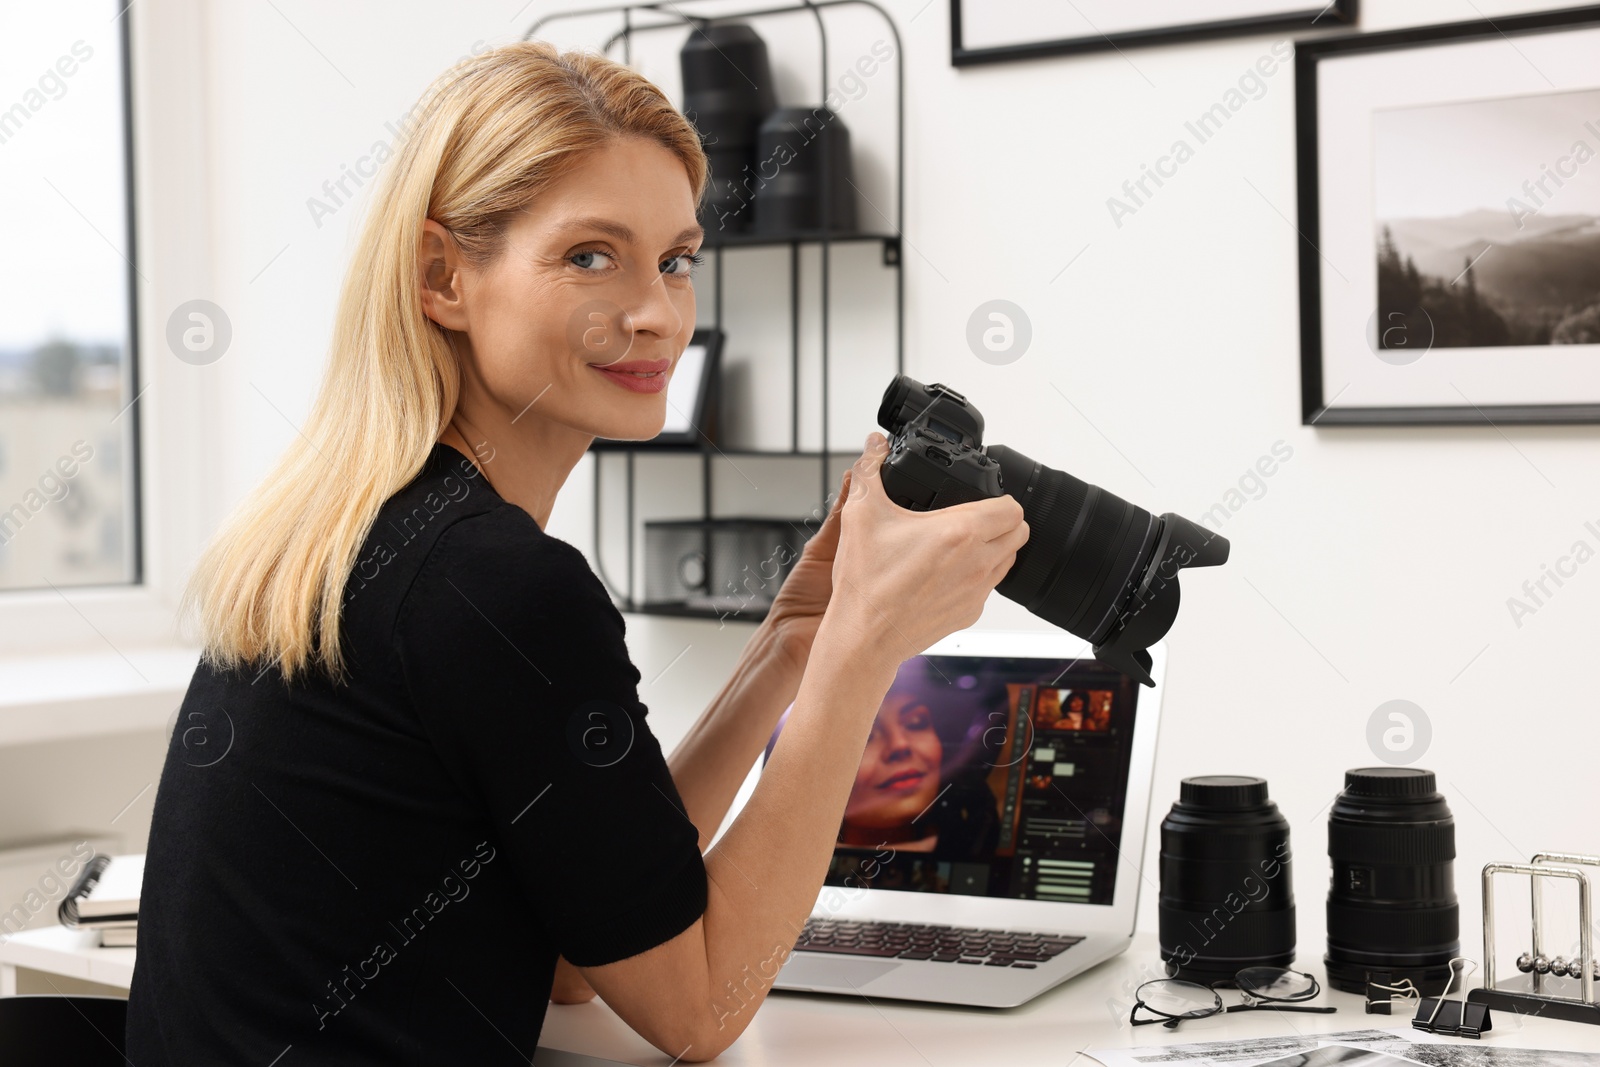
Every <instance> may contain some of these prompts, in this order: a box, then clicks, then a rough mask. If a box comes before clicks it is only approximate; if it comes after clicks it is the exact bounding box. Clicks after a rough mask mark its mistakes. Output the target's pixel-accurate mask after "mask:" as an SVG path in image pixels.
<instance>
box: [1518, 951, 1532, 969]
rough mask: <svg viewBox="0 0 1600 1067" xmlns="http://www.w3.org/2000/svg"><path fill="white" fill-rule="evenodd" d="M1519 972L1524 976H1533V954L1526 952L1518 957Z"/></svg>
mask: <svg viewBox="0 0 1600 1067" xmlns="http://www.w3.org/2000/svg"><path fill="white" fill-rule="evenodd" d="M1517 970H1519V971H1521V972H1522V973H1523V974H1531V973H1532V972H1533V953H1531V952H1524V953H1523V954H1522V955H1520V956H1518V957H1517Z"/></svg>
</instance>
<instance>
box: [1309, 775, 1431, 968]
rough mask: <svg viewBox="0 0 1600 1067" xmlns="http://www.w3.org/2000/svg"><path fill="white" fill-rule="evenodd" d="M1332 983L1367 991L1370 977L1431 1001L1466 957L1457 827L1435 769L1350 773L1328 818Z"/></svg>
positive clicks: (1330, 964)
mask: <svg viewBox="0 0 1600 1067" xmlns="http://www.w3.org/2000/svg"><path fill="white" fill-rule="evenodd" d="M1328 858H1329V859H1330V860H1331V861H1332V863H1333V881H1332V883H1331V884H1330V886H1329V889H1328V955H1327V959H1326V961H1325V962H1326V963H1327V968H1328V981H1329V983H1331V984H1332V985H1333V986H1334V987H1336V988H1338V989H1342V990H1344V991H1345V992H1347V993H1365V992H1366V989H1367V981H1368V975H1369V974H1374V973H1377V974H1386V975H1388V976H1389V977H1390V979H1391V981H1390V982H1388V983H1385V984H1391V985H1392V984H1394V983H1395V982H1398V981H1400V980H1402V979H1406V978H1409V979H1411V981H1412V982H1413V983H1414V984H1415V985H1416V986H1417V988H1418V989H1420V990H1422V991H1423V992H1424V993H1425V994H1428V995H1437V994H1438V993H1439V992H1441V991H1442V990H1443V989H1444V986H1445V983H1446V982H1447V981H1449V979H1450V960H1451V959H1453V958H1454V957H1456V956H1459V955H1460V954H1461V911H1460V906H1459V905H1458V904H1457V903H1456V889H1455V874H1454V870H1455V858H1456V823H1455V818H1454V816H1452V815H1451V814H1450V807H1449V805H1448V804H1446V803H1445V799H1444V797H1443V796H1442V795H1440V793H1439V792H1438V789H1437V786H1436V783H1435V780H1434V775H1433V772H1432V771H1424V770H1418V769H1417V768H1414V767H1364V768H1361V769H1359V770H1354V771H1347V772H1346V773H1345V776H1344V791H1343V792H1342V793H1340V794H1339V795H1338V797H1337V798H1336V799H1335V800H1334V802H1333V807H1332V808H1331V809H1330V810H1329V812H1328Z"/></svg>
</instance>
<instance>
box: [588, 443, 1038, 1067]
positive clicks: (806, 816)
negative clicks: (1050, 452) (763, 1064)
mask: <svg viewBox="0 0 1600 1067" xmlns="http://www.w3.org/2000/svg"><path fill="white" fill-rule="evenodd" d="M869 442H870V443H869V447H868V449H867V451H866V453H864V454H863V455H862V457H861V459H860V460H859V461H857V463H856V465H855V467H854V468H853V469H852V471H851V483H852V484H851V489H850V493H849V500H848V502H847V503H846V504H845V510H844V517H843V531H842V538H841V541H840V545H839V552H838V559H837V560H836V561H835V563H834V565H833V577H834V579H835V580H837V581H838V582H839V596H837V597H834V598H833V603H831V604H830V605H829V606H828V609H827V612H826V614H825V615H824V617H823V618H822V620H821V622H820V625H819V628H818V629H817V632H816V638H815V646H814V648H813V650H812V654H811V656H810V663H809V665H808V667H807V669H806V671H805V673H804V677H803V678H802V680H801V683H800V687H799V692H798V695H797V696H796V698H795V702H794V711H793V712H792V713H791V715H790V720H789V724H788V726H787V727H785V729H784V731H783V734H782V736H781V737H780V738H779V739H778V743H777V746H776V747H775V748H774V749H773V753H772V758H771V759H770V760H768V762H767V765H766V767H765V769H764V770H763V771H762V774H761V780H760V782H759V783H758V784H757V786H756V790H755V793H754V794H753V795H752V796H751V798H750V801H749V803H748V804H746V805H745V807H744V808H743V810H741V811H740V813H739V816H738V818H737V819H736V820H735V821H734V823H733V825H732V826H730V827H729V828H728V832H727V833H726V834H724V835H723V837H722V839H721V840H719V841H718V842H717V844H716V846H715V847H714V848H712V849H711V850H710V851H708V852H707V853H706V855H705V867H706V876H707V883H708V884H707V903H706V910H705V914H704V915H702V916H701V917H700V919H698V920H697V921H696V922H695V923H693V924H692V925H691V926H690V927H689V928H688V929H686V930H685V931H684V932H683V933H681V934H679V935H678V936H677V937H674V938H673V939H671V940H670V941H667V942H665V943H663V944H661V945H657V946H656V947H655V948H653V949H650V950H649V951H646V952H643V953H640V954H639V955H637V956H633V957H630V958H628V959H623V960H619V961H617V962H615V963H609V964H605V965H603V966H598V967H587V968H584V970H583V974H584V976H585V977H586V978H587V979H588V980H589V982H590V983H591V984H592V985H593V986H594V988H596V989H597V990H599V991H600V995H601V996H603V997H604V998H605V1000H606V1003H607V1004H608V1005H610V1006H611V1008H612V1009H613V1010H614V1011H615V1012H616V1013H617V1014H618V1015H620V1016H621V1017H622V1018H623V1020H624V1021H626V1022H627V1023H628V1025H630V1026H631V1027H633V1029H634V1030H635V1031H637V1032H638V1033H639V1034H641V1035H642V1036H643V1037H645V1038H646V1040H648V1041H649V1042H650V1043H651V1044H653V1045H655V1047H656V1048H658V1049H661V1050H662V1051H663V1052H665V1053H667V1054H668V1055H670V1056H676V1057H678V1058H679V1059H682V1060H686V1061H690V1062H700V1061H703V1060H707V1059H711V1058H712V1057H714V1056H716V1055H717V1054H718V1053H719V1052H721V1051H722V1050H723V1049H726V1048H727V1047H728V1046H729V1045H730V1044H732V1043H733V1041H734V1039H736V1038H737V1037H738V1036H739V1034H740V1033H742V1032H743V1031H744V1028H745V1027H746V1026H747V1025H749V1022H750V1019H751V1017H752V1016H753V1015H754V1013H755V1011H756V1009H757V1008H758V1007H759V1006H760V1004H761V1002H762V1001H763V1000H764V999H765V997H766V995H767V992H768V990H769V989H770V988H771V986H772V981H773V979H774V978H775V977H776V975H777V973H778V968H779V967H780V966H781V965H782V964H783V961H784V960H785V959H786V958H787V957H788V954H789V952H790V951H792V950H793V948H794V943H795V939H796V937H797V936H798V935H799V933H800V930H801V926H802V924H803V923H804V922H805V920H806V917H807V916H808V915H809V914H810V912H811V908H812V906H813V905H814V904H815V903H816V900H817V891H818V890H819V889H820V888H821V886H822V881H823V876H824V875H825V873H826V871H827V867H828V861H829V859H830V857H831V856H832V854H833V845H834V839H835V837H836V836H837V834H838V830H839V821H840V819H841V818H842V817H843V815H844V808H845V803H846V801H847V799H848V797H849V794H850V786H851V784H852V783H853V782H854V781H855V775H856V769H857V766H858V765H859V763H860V761H861V753H862V751H863V750H864V749H865V747H866V743H867V735H868V733H869V732H870V730H871V728H872V722H873V719H874V717H875V716H876V714H877V711H878V708H879V705H880V704H881V703H882V701H883V696H884V693H885V692H887V691H888V688H889V686H890V684H891V683H892V682H893V681H894V676H895V671H896V670H897V668H898V667H899V665H900V663H901V662H902V661H903V660H904V659H905V658H906V657H908V656H912V655H915V654H917V653H918V652H920V651H922V650H923V649H925V648H927V647H928V646H929V645H931V644H933V643H934V642H935V641H937V640H938V639H939V638H941V637H943V636H945V635H946V634H949V633H953V632H955V631H956V630H959V629H961V628H963V627H965V626H970V625H972V623H973V622H975V621H976V620H977V618H978V616H979V615H980V614H981V612H982V610H983V603H984V599H985V597H986V595H987V594H988V592H989V591H990V590H992V589H993V588H994V586H995V585H996V583H998V582H999V581H1000V579H1001V578H1002V577H1004V576H1005V574H1006V572H1007V571H1008V570H1009V569H1010V568H1011V565H1012V564H1013V563H1014V562H1015V560H1016V552H1017V549H1019V548H1020V547H1021V546H1022V545H1023V543H1025V542H1026V540H1027V525H1026V524H1025V523H1024V522H1023V521H1022V507H1021V505H1019V504H1017V503H1016V501H1014V500H1012V499H1011V498H1010V497H999V498H996V499H993V500H983V501H976V502H973V503H968V504H958V505H955V506H954V507H950V508H944V509H941V510H938V511H931V512H913V511H908V510H905V509H903V508H900V507H899V506H897V505H896V504H894V503H893V502H892V501H890V500H889V498H888V497H887V495H885V493H884V491H883V487H882V485H881V484H879V482H878V466H879V464H881V462H882V460H883V456H884V453H885V452H886V451H887V442H886V441H884V439H883V438H882V437H881V436H879V435H876V434H874V435H873V436H872V438H870V439H869ZM930 576H935V578H934V580H932V581H930V580H929V579H930Z"/></svg>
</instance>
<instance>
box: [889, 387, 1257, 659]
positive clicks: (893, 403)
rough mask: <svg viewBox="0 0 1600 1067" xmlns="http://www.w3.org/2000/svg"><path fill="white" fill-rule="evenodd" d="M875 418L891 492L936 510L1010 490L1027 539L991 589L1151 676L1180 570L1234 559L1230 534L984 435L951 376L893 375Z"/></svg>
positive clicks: (1172, 614)
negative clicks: (884, 441) (1151, 508)
mask: <svg viewBox="0 0 1600 1067" xmlns="http://www.w3.org/2000/svg"><path fill="white" fill-rule="evenodd" d="M878 425H879V426H882V427H883V429H884V430H885V431H887V432H888V434H889V452H888V454H887V455H886V456H885V457H884V460H883V467H882V477H883V488H884V491H885V492H886V493H887V494H888V496H889V499H891V500H893V501H894V502H895V503H896V504H899V505H900V506H901V507H905V508H910V509H911V510H913V511H931V510H934V509H936V508H944V507H949V506H950V505H952V504H964V503H968V502H970V501H974V500H987V499H989V498H990V497H996V496H999V495H1000V494H1001V493H1006V494H1009V495H1010V496H1011V497H1012V498H1014V499H1015V500H1016V501H1017V502H1018V503H1019V504H1021V505H1022V509H1023V515H1024V518H1025V519H1026V520H1027V523H1028V543H1027V544H1025V545H1023V546H1022V548H1021V549H1020V550H1019V551H1018V552H1017V559H1016V562H1015V563H1014V564H1013V565H1012V567H1011V570H1010V571H1009V572H1007V574H1006V576H1005V577H1004V578H1003V579H1001V581H1000V584H999V585H997V586H996V587H995V590H996V591H997V592H999V593H1000V594H1001V595H1003V596H1005V597H1007V598H1009V599H1011V600H1014V601H1016V602H1017V603H1018V604H1021V605H1022V606H1023V607H1025V608H1027V609H1028V610H1029V611H1031V612H1033V613H1034V614H1035V615H1037V616H1039V617H1040V618H1041V619H1044V620H1045V621H1046V622H1050V623H1053V624H1055V625H1056V626H1059V627H1061V628H1062V629H1064V630H1066V631H1067V632H1069V633H1071V634H1074V635H1076V636H1078V637H1081V638H1083V639H1084V640H1086V641H1088V642H1090V643H1091V644H1092V645H1093V646H1094V654H1095V657H1096V658H1097V659H1099V660H1100V661H1101V662H1103V663H1106V664H1108V665H1110V666H1112V667H1115V668H1117V669H1118V670H1120V671H1122V672H1123V673H1125V674H1127V675H1128V676H1130V677H1132V678H1136V679H1138V680H1139V681H1140V682H1142V683H1143V684H1145V685H1154V684H1155V682H1154V681H1153V680H1152V679H1151V677H1150V662H1151V661H1150V654H1149V652H1147V651H1146V649H1148V648H1149V647H1150V646H1151V645H1153V644H1155V643H1156V642H1157V641H1159V640H1161V638H1162V637H1163V636H1165V635H1166V633H1167V631H1168V630H1169V629H1171V628H1172V623H1173V620H1174V619H1176V618H1177V614H1178V600H1179V596H1178V571H1179V570H1181V569H1182V568H1184V567H1215V566H1219V565H1221V564H1223V563H1225V562H1227V559H1228V541H1227V539H1226V538H1224V537H1222V536H1220V535H1218V534H1215V533H1212V532H1211V531H1209V530H1207V529H1205V528H1203V527H1201V526H1198V525H1196V524H1195V523H1192V522H1190V521H1189V520H1188V519H1186V518H1184V517H1183V516H1181V515H1176V514H1173V513H1172V512H1170V511H1169V512H1167V513H1165V514H1163V515H1160V516H1156V515H1152V514H1150V512H1148V511H1145V510H1144V509H1143V508H1139V507H1136V506H1134V505H1133V504H1130V503H1128V502H1127V501H1126V500H1123V499H1122V498H1121V497H1119V496H1117V495H1115V494H1114V493H1110V492H1107V491H1106V490H1104V489H1101V488H1100V487H1099V486H1094V485H1090V484H1088V483H1087V482H1083V481H1079V480H1078V479H1077V478H1074V477H1073V476H1072V475H1070V474H1068V473H1066V472H1065V471H1059V470H1056V469H1054V468H1052V467H1047V466H1045V465H1044V464H1043V463H1040V462H1038V461H1036V460H1033V459H1030V458H1029V457H1027V456H1025V455H1023V454H1022V453H1020V452H1018V451H1016V450H1015V449H1011V448H1007V447H1006V446H1005V445H989V446H988V447H987V448H986V447H984V444H983V415H982V414H980V413H979V412H978V409H977V408H975V407H973V406H972V404H971V403H970V402H968V400H967V398H966V397H964V396H962V395H961V394H960V393H958V392H956V391H955V390H954V389H951V388H950V387H949V386H947V385H940V384H938V383H935V384H933V385H923V384H922V383H921V382H918V381H916V380H914V379H912V378H908V377H906V376H905V375H903V374H902V375H899V376H897V377H896V378H895V379H894V381H892V382H890V383H889V388H888V389H886V390H885V391H884V394H883V402H882V403H881V404H880V405H879V407H878Z"/></svg>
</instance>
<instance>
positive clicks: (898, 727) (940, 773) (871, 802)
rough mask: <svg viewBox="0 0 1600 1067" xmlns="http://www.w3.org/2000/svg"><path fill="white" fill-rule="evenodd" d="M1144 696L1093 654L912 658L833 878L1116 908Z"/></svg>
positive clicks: (865, 769) (861, 775)
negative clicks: (1077, 657)
mask: <svg viewBox="0 0 1600 1067" xmlns="http://www.w3.org/2000/svg"><path fill="white" fill-rule="evenodd" d="M1138 698H1139V686H1138V685H1137V684H1136V683H1135V682H1134V681H1133V680H1132V679H1130V678H1128V677H1127V675H1125V674H1122V673H1121V672H1120V671H1117V670H1114V669H1112V668H1110V667H1107V666H1105V665H1104V664H1101V663H1098V662H1096V661H1093V660H1068V659H1036V658H1029V659H1024V658H1004V657H994V656H983V657H977V656H942V655H932V656H930V655H924V656H915V657H913V658H911V659H909V660H906V661H905V662H904V663H903V664H901V666H900V670H899V673H898V674H897V675H896V677H895V681H894V684H893V685H892V686H891V687H890V689H889V692H888V694H887V695H886V696H885V698H884V701H883V704H882V706H881V707H880V708H879V709H878V715H877V717H876V719H875V720H874V722H873V726H872V734H871V736H870V737H869V739H868V741H867V747H866V751H865V753H864V754H863V755H862V759H861V765H860V767H859V769H858V771H857V773H856V780H855V785H854V786H853V787H852V789H851V791H850V799H849V800H848V802H847V803H846V806H845V813H844V818H843V820H842V821H841V823H840V826H839V838H838V842H837V844H835V846H834V853H833V861H832V863H831V864H830V865H829V869H828V874H827V877H826V879H825V884H827V885H835V886H850V887H856V888H870V889H894V890H901V891H911V892H925V893H960V894H966V895H972V896H990V897H1006V898H1011V899H1019V900H1052V901H1060V902H1063V903H1070V904H1107V905H1108V904H1110V903H1111V902H1112V899H1113V896H1114V891H1115V887H1116V881H1117V860H1118V851H1117V844H1118V842H1119V841H1120V840H1121V837H1122V822H1123V817H1124V809H1125V800H1126V794H1127V789H1128V772H1129V763H1130V759H1131V755H1132V743H1133V732H1134V731H1133V726H1134V715H1135V712H1136V706H1137V704H1138ZM792 712H793V708H791V709H790V710H789V711H786V712H785V713H784V715H783V718H781V719H780V720H779V721H778V726H777V729H776V730H774V731H773V734H772V738H771V740H769V741H768V743H767V750H766V755H768V756H770V755H771V753H772V750H773V748H774V746H775V745H776V744H777V740H778V738H779V736H781V734H782V731H783V727H784V724H785V723H786V722H787V721H788V717H789V715H790V714H792ZM1135 862H1137V857H1135Z"/></svg>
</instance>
